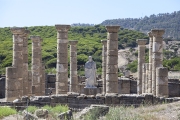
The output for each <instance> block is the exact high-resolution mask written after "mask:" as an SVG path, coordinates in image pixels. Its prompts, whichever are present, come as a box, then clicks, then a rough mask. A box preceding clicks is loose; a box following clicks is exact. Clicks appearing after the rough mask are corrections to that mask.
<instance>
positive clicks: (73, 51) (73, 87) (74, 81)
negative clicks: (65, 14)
mask: <svg viewBox="0 0 180 120" xmlns="http://www.w3.org/2000/svg"><path fill="white" fill-rule="evenodd" d="M77 43H78V41H76V40H74V41H69V44H70V92H78V76H77Z"/></svg>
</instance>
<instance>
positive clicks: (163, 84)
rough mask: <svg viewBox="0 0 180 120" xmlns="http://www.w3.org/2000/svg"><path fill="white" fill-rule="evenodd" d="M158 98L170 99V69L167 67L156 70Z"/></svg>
mask: <svg viewBox="0 0 180 120" xmlns="http://www.w3.org/2000/svg"><path fill="white" fill-rule="evenodd" d="M156 96H157V97H168V96H169V90H168V69H167V68H166V67H157V68H156Z"/></svg>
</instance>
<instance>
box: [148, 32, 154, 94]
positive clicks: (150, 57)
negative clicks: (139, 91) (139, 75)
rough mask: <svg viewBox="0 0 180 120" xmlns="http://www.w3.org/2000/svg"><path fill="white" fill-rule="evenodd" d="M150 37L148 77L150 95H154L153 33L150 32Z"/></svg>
mask: <svg viewBox="0 0 180 120" xmlns="http://www.w3.org/2000/svg"><path fill="white" fill-rule="evenodd" d="M148 35H149V73H148V74H149V75H148V93H152V45H153V36H152V33H151V32H148Z"/></svg>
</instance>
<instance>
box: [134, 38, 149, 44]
mask: <svg viewBox="0 0 180 120" xmlns="http://www.w3.org/2000/svg"><path fill="white" fill-rule="evenodd" d="M136 42H137V44H138V45H145V44H146V43H147V39H137V40H136Z"/></svg>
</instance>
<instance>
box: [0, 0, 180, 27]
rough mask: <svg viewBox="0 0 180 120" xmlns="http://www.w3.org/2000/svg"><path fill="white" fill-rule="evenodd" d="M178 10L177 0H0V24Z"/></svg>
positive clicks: (93, 21)
mask: <svg viewBox="0 0 180 120" xmlns="http://www.w3.org/2000/svg"><path fill="white" fill-rule="evenodd" d="M179 10H180V0H0V27H12V26H17V27H23V26H41V25H55V24H72V23H90V24H99V23H101V22H102V21H104V20H106V19H117V18H140V17H144V16H145V15H146V16H149V15H151V14H158V13H167V12H168V13H172V12H174V11H179Z"/></svg>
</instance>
